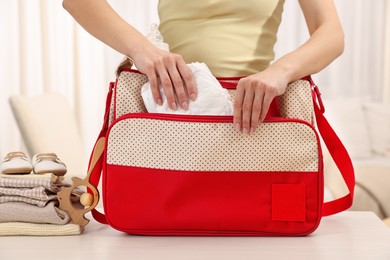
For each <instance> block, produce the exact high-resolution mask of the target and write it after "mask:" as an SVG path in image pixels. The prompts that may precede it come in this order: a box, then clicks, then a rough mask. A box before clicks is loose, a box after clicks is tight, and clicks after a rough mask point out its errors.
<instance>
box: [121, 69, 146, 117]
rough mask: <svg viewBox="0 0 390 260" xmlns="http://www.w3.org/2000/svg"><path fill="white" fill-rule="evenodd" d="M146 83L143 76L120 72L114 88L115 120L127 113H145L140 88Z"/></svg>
mask: <svg viewBox="0 0 390 260" xmlns="http://www.w3.org/2000/svg"><path fill="white" fill-rule="evenodd" d="M147 81H148V78H147V77H146V75H144V74H140V73H135V72H129V71H122V72H121V74H120V75H119V77H118V83H117V86H116V88H115V98H116V118H118V117H121V116H123V115H126V114H129V113H137V112H146V108H145V105H144V102H143V100H142V96H141V88H142V86H143V85H144V84H145V83H146V82H147Z"/></svg>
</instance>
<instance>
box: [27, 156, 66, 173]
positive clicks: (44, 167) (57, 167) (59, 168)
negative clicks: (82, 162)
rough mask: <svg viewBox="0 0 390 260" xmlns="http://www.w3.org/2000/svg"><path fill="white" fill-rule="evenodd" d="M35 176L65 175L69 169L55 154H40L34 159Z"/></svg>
mask: <svg viewBox="0 0 390 260" xmlns="http://www.w3.org/2000/svg"><path fill="white" fill-rule="evenodd" d="M32 164H33V167H34V168H33V171H34V173H35V174H45V173H53V174H54V175H57V176H63V175H65V173H66V171H67V169H66V166H65V164H64V163H63V162H61V160H60V159H59V158H58V157H57V155H56V154H55V153H38V154H36V155H34V157H33V159H32Z"/></svg>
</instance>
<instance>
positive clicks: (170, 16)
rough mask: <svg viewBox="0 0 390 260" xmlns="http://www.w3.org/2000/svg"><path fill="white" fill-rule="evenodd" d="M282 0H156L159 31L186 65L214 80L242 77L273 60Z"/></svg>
mask: <svg viewBox="0 0 390 260" xmlns="http://www.w3.org/2000/svg"><path fill="white" fill-rule="evenodd" d="M283 4H284V0H186V1H184V0H160V1H159V5H158V12H159V16H160V32H161V34H162V35H163V37H164V41H165V42H167V43H168V44H169V47H170V50H171V52H174V53H179V54H181V55H182V56H183V58H184V60H185V61H186V62H187V63H190V62H196V61H198V62H204V63H206V64H207V65H208V67H209V68H210V70H211V72H212V73H213V74H214V75H215V76H221V77H228V76H246V75H251V74H254V73H257V72H260V71H262V70H264V69H266V68H267V67H268V66H269V64H270V62H271V61H272V60H273V59H274V50H273V49H274V45H275V42H276V34H277V31H278V27H279V24H280V21H281V16H282V12H283Z"/></svg>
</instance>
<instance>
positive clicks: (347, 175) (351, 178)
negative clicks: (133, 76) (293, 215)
mask: <svg viewBox="0 0 390 260" xmlns="http://www.w3.org/2000/svg"><path fill="white" fill-rule="evenodd" d="M304 79H305V80H308V81H309V82H310V85H311V87H312V89H313V105H314V113H315V116H316V122H317V126H318V130H319V133H320V135H321V136H322V139H323V140H324V142H325V145H326V147H327V148H328V150H329V153H330V155H331V156H332V159H333V161H334V162H335V163H336V166H337V168H338V169H339V171H340V172H341V175H342V177H343V179H344V181H345V183H346V184H347V187H348V190H349V193H348V194H347V195H345V196H344V197H342V198H338V199H335V200H333V201H329V202H325V203H323V207H322V216H329V215H333V214H336V213H339V212H342V211H344V210H346V209H348V208H349V207H350V206H351V205H352V202H353V194H354V188H355V174H354V169H353V165H352V162H351V158H350V157H349V155H348V152H347V150H346V149H345V147H344V145H343V144H342V142H341V141H340V139H339V138H338V136H337V134H336V133H335V132H334V130H333V129H332V127H331V125H330V124H329V122H328V120H327V119H326V118H325V116H324V115H323V113H324V112H325V109H324V106H323V103H322V99H321V93H320V91H319V89H318V87H317V86H316V85H315V84H314V82H313V80H312V79H311V78H310V77H306V78H304ZM113 87H114V86H113V84H111V85H110V91H109V93H108V95H107V101H106V112H105V116H104V125H103V129H102V130H101V132H100V134H99V137H98V140H97V141H96V143H98V142H99V140H100V139H101V138H104V137H105V136H106V132H107V129H108V118H109V112H110V101H111V96H112V89H113ZM100 147H105V145H104V146H100ZM100 147H99V148H98V149H97V147H96V145H95V147H94V149H93V151H92V154H91V159H90V164H89V167H88V171H90V169H89V168H90V167H91V166H92V165H91V160H92V158H99V159H98V161H97V163H96V164H95V166H94V168H93V170H92V171H91V177H90V183H92V184H93V185H95V187H97V186H98V184H99V181H100V175H101V171H102V169H103V157H104V156H102V155H103V152H104V149H103V148H100ZM92 216H93V217H94V218H95V220H96V221H98V222H99V223H102V224H108V221H107V218H106V216H105V215H104V214H102V213H100V212H99V211H97V210H96V209H93V210H92Z"/></svg>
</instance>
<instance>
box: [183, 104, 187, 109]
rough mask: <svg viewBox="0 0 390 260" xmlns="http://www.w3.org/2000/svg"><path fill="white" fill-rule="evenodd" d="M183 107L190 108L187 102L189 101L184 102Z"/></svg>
mask: <svg viewBox="0 0 390 260" xmlns="http://www.w3.org/2000/svg"><path fill="white" fill-rule="evenodd" d="M183 109H184V110H188V104H187V102H183Z"/></svg>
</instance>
